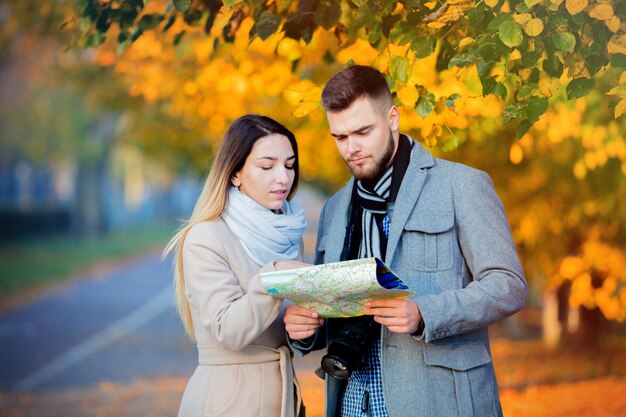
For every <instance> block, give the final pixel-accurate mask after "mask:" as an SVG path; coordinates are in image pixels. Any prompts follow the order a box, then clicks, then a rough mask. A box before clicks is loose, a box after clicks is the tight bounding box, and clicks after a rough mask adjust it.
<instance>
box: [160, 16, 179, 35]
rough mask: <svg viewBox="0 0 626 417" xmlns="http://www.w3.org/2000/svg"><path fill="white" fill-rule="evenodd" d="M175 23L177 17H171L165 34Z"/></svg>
mask: <svg viewBox="0 0 626 417" xmlns="http://www.w3.org/2000/svg"><path fill="white" fill-rule="evenodd" d="M174 22H176V16H170V18H169V19H167V23H166V24H165V26H163V32H166V31H167V30H168V29H169V28H171V27H172V25H173V24H174Z"/></svg>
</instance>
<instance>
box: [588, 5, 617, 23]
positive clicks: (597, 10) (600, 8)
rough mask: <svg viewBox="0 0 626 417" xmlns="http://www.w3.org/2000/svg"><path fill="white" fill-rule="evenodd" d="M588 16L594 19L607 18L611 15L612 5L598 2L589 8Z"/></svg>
mask: <svg viewBox="0 0 626 417" xmlns="http://www.w3.org/2000/svg"><path fill="white" fill-rule="evenodd" d="M589 16H591V17H593V18H594V19H596V20H609V19H610V18H612V17H613V6H611V5H610V4H598V5H596V6H594V7H593V8H592V9H591V11H590V12H589Z"/></svg>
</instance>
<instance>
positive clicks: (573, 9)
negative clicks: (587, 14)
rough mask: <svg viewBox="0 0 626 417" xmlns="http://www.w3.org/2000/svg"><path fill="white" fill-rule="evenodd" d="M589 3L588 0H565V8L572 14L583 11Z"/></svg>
mask: <svg viewBox="0 0 626 417" xmlns="http://www.w3.org/2000/svg"><path fill="white" fill-rule="evenodd" d="M588 5H589V0H565V8H566V9H567V11H568V12H569V14H571V15H572V16H573V15H575V14H578V13H580V12H582V11H583V9H584V8H585V7H587V6H588Z"/></svg>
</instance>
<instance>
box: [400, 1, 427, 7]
mask: <svg viewBox="0 0 626 417" xmlns="http://www.w3.org/2000/svg"><path fill="white" fill-rule="evenodd" d="M400 3H402V4H404V5H405V6H406V7H408V8H410V9H417V8H419V7H421V6H422V2H421V0H400Z"/></svg>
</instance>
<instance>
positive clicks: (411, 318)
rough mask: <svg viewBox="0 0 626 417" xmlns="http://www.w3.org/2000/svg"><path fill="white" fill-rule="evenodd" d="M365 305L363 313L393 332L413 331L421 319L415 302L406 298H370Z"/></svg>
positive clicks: (409, 332) (407, 332)
mask: <svg viewBox="0 0 626 417" xmlns="http://www.w3.org/2000/svg"><path fill="white" fill-rule="evenodd" d="M365 306H366V309H365V314H367V315H370V316H374V320H375V321H376V322H378V323H380V324H382V325H383V326H386V327H387V328H388V329H389V331H391V332H395V333H406V334H411V333H414V332H415V331H416V330H417V328H418V326H419V323H420V320H422V313H421V312H420V310H419V308H418V307H417V304H415V303H414V302H413V301H411V300H409V299H407V298H404V299H401V300H397V299H391V298H388V299H382V300H372V301H369V302H368V303H367V304H366V305H365Z"/></svg>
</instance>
